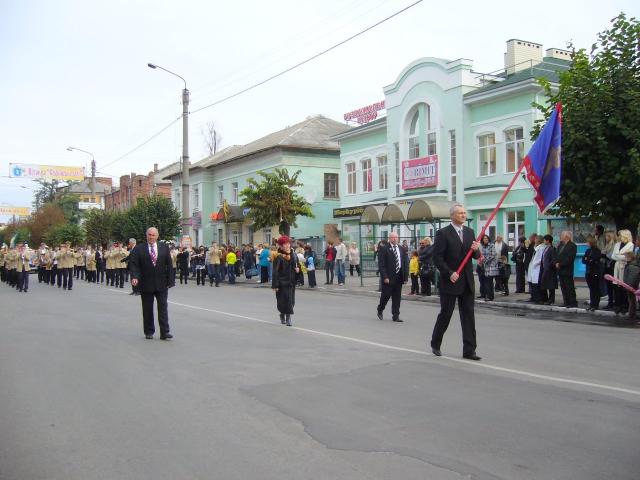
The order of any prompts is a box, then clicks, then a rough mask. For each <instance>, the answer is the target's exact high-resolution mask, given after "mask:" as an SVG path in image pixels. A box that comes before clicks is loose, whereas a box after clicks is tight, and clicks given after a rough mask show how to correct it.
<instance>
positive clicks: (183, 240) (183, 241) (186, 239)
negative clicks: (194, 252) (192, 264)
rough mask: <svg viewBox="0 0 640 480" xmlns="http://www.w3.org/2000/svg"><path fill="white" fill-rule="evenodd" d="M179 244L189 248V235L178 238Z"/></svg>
mask: <svg viewBox="0 0 640 480" xmlns="http://www.w3.org/2000/svg"><path fill="white" fill-rule="evenodd" d="M180 246H181V247H185V248H191V237H190V236H189V235H183V236H182V238H180Z"/></svg>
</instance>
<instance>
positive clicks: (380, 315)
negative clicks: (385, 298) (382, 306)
mask: <svg viewBox="0 0 640 480" xmlns="http://www.w3.org/2000/svg"><path fill="white" fill-rule="evenodd" d="M376 316H377V317H378V320H382V312H378V313H377V314H376Z"/></svg>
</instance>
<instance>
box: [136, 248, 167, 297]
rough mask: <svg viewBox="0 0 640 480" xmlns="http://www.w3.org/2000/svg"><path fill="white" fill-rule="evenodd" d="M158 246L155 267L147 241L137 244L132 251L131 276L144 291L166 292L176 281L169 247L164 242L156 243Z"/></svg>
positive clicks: (141, 290) (140, 289)
mask: <svg viewBox="0 0 640 480" xmlns="http://www.w3.org/2000/svg"><path fill="white" fill-rule="evenodd" d="M156 247H157V259H156V266H155V267H154V266H153V263H152V262H151V255H149V246H148V245H147V244H146V243H141V244H139V245H136V247H135V248H134V249H133V250H132V252H131V258H130V260H129V270H130V271H131V276H132V277H133V278H136V279H137V280H138V282H139V283H138V289H139V291H140V292H142V293H153V292H164V291H165V290H167V288H171V287H173V286H174V285H175V283H176V275H175V271H174V270H173V265H172V263H171V254H170V253H169V247H167V246H166V245H165V244H163V243H156Z"/></svg>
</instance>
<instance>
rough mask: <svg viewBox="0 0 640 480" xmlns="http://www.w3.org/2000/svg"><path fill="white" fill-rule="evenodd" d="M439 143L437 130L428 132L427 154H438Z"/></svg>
mask: <svg viewBox="0 0 640 480" xmlns="http://www.w3.org/2000/svg"><path fill="white" fill-rule="evenodd" d="M437 147H438V144H437V140H436V132H428V133H427V155H436V154H437V153H438V148H437Z"/></svg>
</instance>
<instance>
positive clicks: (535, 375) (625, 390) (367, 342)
mask: <svg viewBox="0 0 640 480" xmlns="http://www.w3.org/2000/svg"><path fill="white" fill-rule="evenodd" d="M109 290H110V291H112V292H117V293H126V292H122V291H120V290H114V289H109ZM168 303H170V304H172V305H176V306H179V307H185V308H191V309H193V310H202V311H205V312H211V313H218V314H221V315H226V316H229V317H234V318H241V319H243V320H249V321H252V322H258V323H265V324H269V325H280V323H277V322H272V321H269V320H263V319H261V318H256V317H249V316H246V315H240V314H237V313H232V312H225V311H222V310H215V309H212V308H205V307H198V306H195V305H189V304H186V303H179V302H174V301H171V300H169V301H168ZM288 329H289V330H296V331H298V332H305V333H310V334H312V335H319V336H322V337H328V338H335V339H338V340H345V341H348V342H353V343H359V344H361V345H369V346H372V347H379V348H384V349H386V350H393V351H396V352H405V353H413V354H416V355H421V356H423V357H430V358H433V359H434V360H436V361H434V362H433V363H437V361H441V360H445V361H449V362H455V363H458V364H463V365H465V366H468V367H475V368H484V369H486V370H493V371H496V372H503V373H510V374H512V375H519V376H521V377H528V378H536V379H539V380H546V381H549V382H556V383H565V384H569V385H579V386H581V387H591V388H598V389H601V390H609V391H612V392H619V393H627V394H630V395H636V396H639V397H640V390H632V389H630V388H622V387H614V386H612V385H604V384H601V383H593V382H586V381H583V380H572V379H570V378H562V377H553V376H550V375H543V374H540V373H534V372H527V371H526V370H518V369H515V368H506V367H500V366H497V365H491V364H488V363H480V362H474V361H469V360H464V359H461V358H455V357H449V356H446V355H443V356H442V357H438V358H437V359H435V358H434V357H433V355H432V353H430V352H427V351H424V350H415V349H412V348H405V347H398V346H396V345H389V344H386V343H379V342H372V341H370V340H364V339H362V338H356V337H347V336H345V335H338V334H335V333H329V332H323V331H320V330H312V329H309V328H302V327H296V326H293V327H288Z"/></svg>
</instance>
